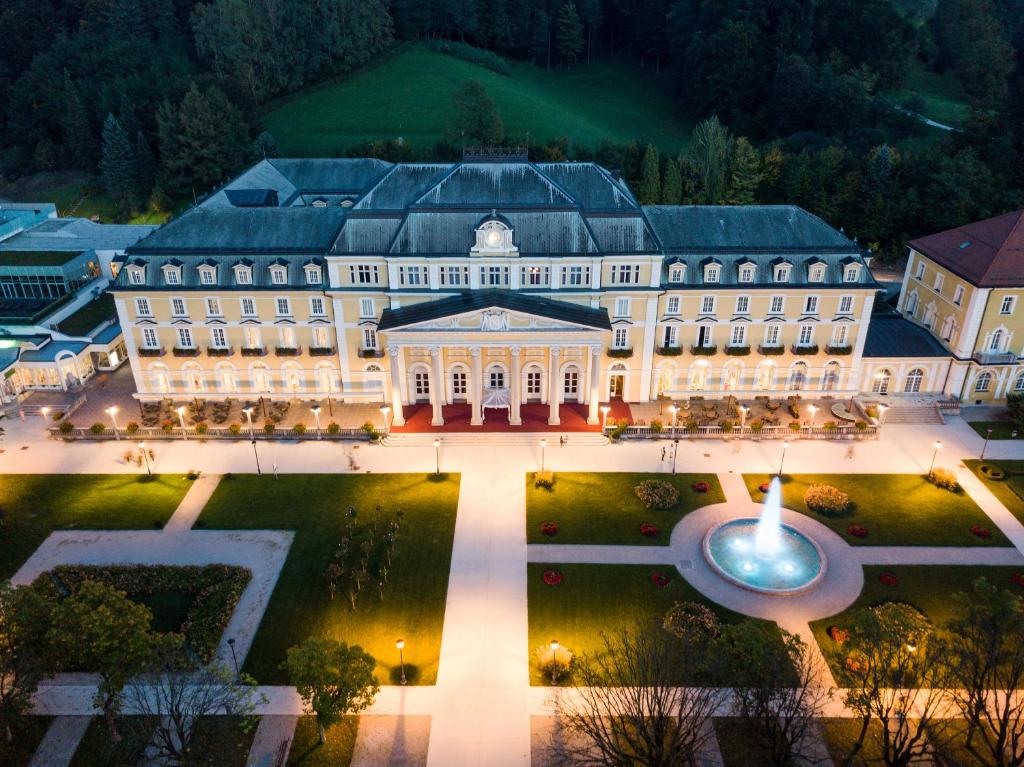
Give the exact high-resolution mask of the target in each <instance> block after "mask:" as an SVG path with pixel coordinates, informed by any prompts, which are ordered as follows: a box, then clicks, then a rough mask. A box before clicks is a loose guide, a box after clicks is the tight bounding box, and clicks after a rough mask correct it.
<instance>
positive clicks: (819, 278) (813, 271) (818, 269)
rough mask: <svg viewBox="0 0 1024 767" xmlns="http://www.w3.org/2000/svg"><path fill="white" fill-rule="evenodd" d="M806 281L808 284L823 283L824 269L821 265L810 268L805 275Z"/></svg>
mask: <svg viewBox="0 0 1024 767" xmlns="http://www.w3.org/2000/svg"><path fill="white" fill-rule="evenodd" d="M807 279H808V281H810V282H823V281H824V280H825V267H824V266H822V265H821V264H818V265H817V266H812V267H811V268H810V270H809V271H808V273H807Z"/></svg>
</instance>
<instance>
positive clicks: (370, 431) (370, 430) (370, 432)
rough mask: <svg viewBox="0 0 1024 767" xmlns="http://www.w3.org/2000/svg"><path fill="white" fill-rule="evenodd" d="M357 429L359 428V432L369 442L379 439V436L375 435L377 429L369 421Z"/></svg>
mask: <svg viewBox="0 0 1024 767" xmlns="http://www.w3.org/2000/svg"><path fill="white" fill-rule="evenodd" d="M359 428H360V430H362V432H363V433H364V434H366V435H367V436H369V438H370V440H371V441H376V440H378V439H380V434H378V433H377V428H376V427H375V426H374V425H373V424H372V423H370V422H369V421H367V422H366V423H364V424H363V425H362V426H360V427H359Z"/></svg>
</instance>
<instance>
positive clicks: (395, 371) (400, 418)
mask: <svg viewBox="0 0 1024 767" xmlns="http://www.w3.org/2000/svg"><path fill="white" fill-rule="evenodd" d="M401 353H402V350H401V348H400V347H398V346H389V347H388V356H389V360H390V363H391V418H392V420H391V425H392V426H405V416H404V415H403V414H402V374H401V372H400V370H399V368H400V365H399V362H398V360H399V355H401Z"/></svg>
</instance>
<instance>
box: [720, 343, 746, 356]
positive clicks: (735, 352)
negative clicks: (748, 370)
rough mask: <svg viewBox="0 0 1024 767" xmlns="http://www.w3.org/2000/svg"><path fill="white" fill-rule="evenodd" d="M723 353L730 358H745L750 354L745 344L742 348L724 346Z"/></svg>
mask: <svg viewBox="0 0 1024 767" xmlns="http://www.w3.org/2000/svg"><path fill="white" fill-rule="evenodd" d="M725 353H726V354H728V355H729V356H730V357H746V356H747V355H748V354H750V346H749V345H747V344H744V345H743V346H726V347H725Z"/></svg>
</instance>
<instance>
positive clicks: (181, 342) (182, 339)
mask: <svg viewBox="0 0 1024 767" xmlns="http://www.w3.org/2000/svg"><path fill="white" fill-rule="evenodd" d="M178 346H179V347H180V348H182V349H191V348H192V330H191V329H190V328H178Z"/></svg>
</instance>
